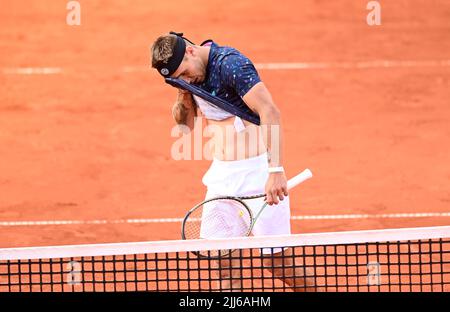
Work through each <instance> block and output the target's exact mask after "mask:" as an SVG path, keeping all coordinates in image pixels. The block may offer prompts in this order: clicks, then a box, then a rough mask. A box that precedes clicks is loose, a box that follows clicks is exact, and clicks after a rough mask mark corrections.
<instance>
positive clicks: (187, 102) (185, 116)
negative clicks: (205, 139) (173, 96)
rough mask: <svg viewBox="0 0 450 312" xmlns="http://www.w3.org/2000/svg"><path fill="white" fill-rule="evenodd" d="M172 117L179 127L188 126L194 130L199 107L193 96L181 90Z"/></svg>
mask: <svg viewBox="0 0 450 312" xmlns="http://www.w3.org/2000/svg"><path fill="white" fill-rule="evenodd" d="M172 116H173V118H174V119H175V122H176V123H177V124H179V125H186V126H188V127H189V129H190V130H193V129H194V124H195V119H194V118H195V116H197V106H196V105H195V103H194V99H193V98H192V94H190V93H189V92H184V91H181V90H179V91H178V97H177V100H176V102H175V104H174V105H173V106H172Z"/></svg>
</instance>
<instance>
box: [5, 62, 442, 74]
mask: <svg viewBox="0 0 450 312" xmlns="http://www.w3.org/2000/svg"><path fill="white" fill-rule="evenodd" d="M445 66H450V60H423V61H398V60H375V61H361V62H293V63H255V67H256V68H257V69H261V70H286V69H290V70H305V69H330V68H340V69H366V68H396V67H400V68H402V67H403V68H408V67H445ZM76 70H77V69H75V68H73V69H72V71H76ZM150 70H152V69H151V68H150V67H149V66H123V67H121V68H120V69H119V71H120V72H123V73H135V72H147V71H150ZM63 71H64V72H69V71H70V70H67V69H65V70H63V68H61V67H15V68H3V69H2V70H1V72H2V73H3V74H6V75H8V74H9V75H53V74H61V73H62V72H63Z"/></svg>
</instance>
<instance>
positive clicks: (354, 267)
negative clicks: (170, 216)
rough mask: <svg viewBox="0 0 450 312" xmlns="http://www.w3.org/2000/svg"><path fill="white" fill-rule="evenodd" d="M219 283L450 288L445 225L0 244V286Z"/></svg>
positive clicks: (263, 287)
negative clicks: (211, 237)
mask: <svg viewBox="0 0 450 312" xmlns="http://www.w3.org/2000/svg"><path fill="white" fill-rule="evenodd" d="M229 249H231V250H233V252H230V253H228V254H227V255H225V256H220V257H219V258H199V257H197V256H196V255H195V251H199V250H210V251H211V254H213V252H214V251H217V250H229ZM262 252H264V253H262ZM214 254H219V255H220V254H221V253H217V252H214ZM229 290H237V291H351V292H356V291H363V292H367V291H394V292H397V291H450V226H443V227H429V228H410V229H392V230H391V229H390V230H371V231H351V232H330V233H314V234H298V235H289V236H260V237H246V238H233V239H214V240H192V241H158V242H142V243H121V244H95V245H72V246H55V247H33V248H4V249H0V291H1V292H16V291H21V292H29V291H33V292H34V291H44V292H51V291H55V292H60V291H70V292H72V291H74V292H78V291H229Z"/></svg>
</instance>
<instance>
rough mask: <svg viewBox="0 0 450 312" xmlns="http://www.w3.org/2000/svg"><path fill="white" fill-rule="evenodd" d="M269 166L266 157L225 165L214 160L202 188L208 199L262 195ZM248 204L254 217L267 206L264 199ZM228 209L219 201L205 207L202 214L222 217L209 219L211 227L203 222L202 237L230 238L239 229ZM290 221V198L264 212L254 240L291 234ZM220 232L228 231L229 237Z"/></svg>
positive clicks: (255, 227)
mask: <svg viewBox="0 0 450 312" xmlns="http://www.w3.org/2000/svg"><path fill="white" fill-rule="evenodd" d="M268 166H269V165H268V160H267V153H264V154H261V155H259V156H256V157H252V158H248V159H243V160H233V161H222V160H218V159H214V160H213V162H212V164H211V166H210V168H209V169H208V171H207V172H206V174H205V175H204V176H203V179H202V182H203V184H204V185H206V187H207V193H206V199H208V198H211V197H214V196H220V195H225V196H226V195H230V196H248V195H257V194H263V193H264V191H265V185H266V182H267V178H268V176H269V173H268ZM245 202H246V204H247V205H248V206H249V208H250V209H251V210H252V213H253V215H254V216H256V215H257V214H258V212H259V211H260V209H261V207H262V206H263V204H264V198H257V199H252V200H247V201H245ZM226 205H227V204H225V205H224V204H223V202H220V201H219V202H211V203H208V204H206V205H205V207H204V210H203V213H214V214H216V215H219V217H215V218H212V219H210V220H212V221H209V222H208V223H205V222H202V225H201V230H200V235H201V237H210V238H211V237H212V238H220V237H227V234H226V233H229V231H233V226H236V224H233V223H235V222H239V220H236V218H231V217H230V216H227V211H230V209H227V207H226ZM220 216H221V217H220ZM290 217H291V214H290V207H289V197H285V198H284V199H283V200H282V201H280V202H279V204H278V205H272V206H267V207H266V208H265V209H264V211H263V212H262V213H261V215H260V216H259V217H258V219H257V220H256V223H255V225H254V227H253V230H252V234H253V235H255V236H259V235H288V234H291V224H290ZM233 219H234V220H233ZM219 224H220V226H219ZM224 225H225V227H224ZM218 229H221V230H218ZM220 231H226V233H221V232H220ZM274 252H275V251H274ZM264 253H270V250H268V251H267V252H266V250H264Z"/></svg>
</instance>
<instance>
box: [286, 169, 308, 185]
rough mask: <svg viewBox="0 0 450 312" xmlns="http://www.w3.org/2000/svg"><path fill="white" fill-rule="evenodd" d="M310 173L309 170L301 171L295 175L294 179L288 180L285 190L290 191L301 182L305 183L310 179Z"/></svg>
mask: <svg viewBox="0 0 450 312" xmlns="http://www.w3.org/2000/svg"><path fill="white" fill-rule="evenodd" d="M312 176H313V175H312V172H311V170H309V169H305V170H303V171H302V172H301V173H299V174H297V175H296V176H295V177H293V178H291V179H289V181H288V182H287V188H288V190H290V189H291V188H293V187H296V186H297V185H299V184H300V183H302V182H305V181H306V180H308V179H310V178H312Z"/></svg>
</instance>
